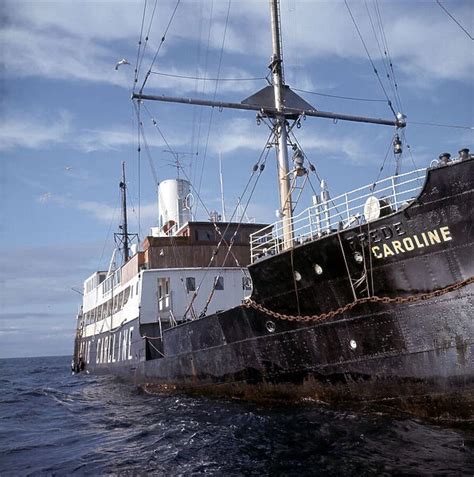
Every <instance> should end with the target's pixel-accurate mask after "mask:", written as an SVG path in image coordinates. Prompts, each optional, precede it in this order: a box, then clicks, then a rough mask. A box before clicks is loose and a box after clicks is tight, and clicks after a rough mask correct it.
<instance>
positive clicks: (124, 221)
mask: <svg viewBox="0 0 474 477" xmlns="http://www.w3.org/2000/svg"><path fill="white" fill-rule="evenodd" d="M120 194H121V197H122V225H121V226H120V228H121V229H122V253H123V261H124V263H126V262H128V258H129V255H130V252H129V248H128V226H127V185H126V183H125V161H123V162H122V180H121V181H120Z"/></svg>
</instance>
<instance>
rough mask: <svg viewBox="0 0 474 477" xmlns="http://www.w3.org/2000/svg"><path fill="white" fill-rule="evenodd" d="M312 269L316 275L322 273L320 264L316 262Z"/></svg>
mask: <svg viewBox="0 0 474 477" xmlns="http://www.w3.org/2000/svg"><path fill="white" fill-rule="evenodd" d="M314 271H315V272H316V275H322V274H323V268H322V267H321V265H318V264H317V263H316V264H315V265H314Z"/></svg>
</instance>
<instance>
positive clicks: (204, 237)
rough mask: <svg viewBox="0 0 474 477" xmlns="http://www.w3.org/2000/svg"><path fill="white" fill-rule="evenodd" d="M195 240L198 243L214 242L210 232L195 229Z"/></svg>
mask: <svg viewBox="0 0 474 477" xmlns="http://www.w3.org/2000/svg"><path fill="white" fill-rule="evenodd" d="M195 234H196V240H197V241H198V242H212V241H214V234H213V233H212V232H211V231H210V230H206V229H197V230H196V231H195Z"/></svg>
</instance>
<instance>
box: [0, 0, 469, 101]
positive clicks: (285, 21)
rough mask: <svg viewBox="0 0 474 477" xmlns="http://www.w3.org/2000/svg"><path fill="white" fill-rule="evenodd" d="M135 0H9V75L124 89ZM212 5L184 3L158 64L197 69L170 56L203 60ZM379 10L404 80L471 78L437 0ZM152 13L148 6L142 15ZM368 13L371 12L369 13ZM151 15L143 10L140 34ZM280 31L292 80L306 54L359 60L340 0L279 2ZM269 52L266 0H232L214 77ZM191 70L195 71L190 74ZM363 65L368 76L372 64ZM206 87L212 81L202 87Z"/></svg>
mask: <svg viewBox="0 0 474 477" xmlns="http://www.w3.org/2000/svg"><path fill="white" fill-rule="evenodd" d="M142 5H143V4H142V3H141V2H117V1H109V2H105V1H102V2H46V3H45V2H25V1H20V2H15V4H13V3H7V6H9V7H10V8H9V18H8V20H9V23H7V25H6V26H5V27H4V28H3V30H2V32H1V40H2V42H3V52H4V61H5V64H6V65H7V68H6V74H7V75H11V74H14V75H18V76H32V75H35V76H42V77H47V78H55V79H57V78H60V79H73V80H86V81H93V82H102V83H104V82H106V83H111V84H115V85H120V86H123V87H130V85H131V82H132V77H133V66H131V67H126V68H121V69H119V71H115V70H114V64H115V62H116V61H117V60H118V59H120V58H121V57H122V56H123V54H124V52H125V51H126V52H127V54H129V53H130V54H131V55H132V56H133V57H130V58H129V60H130V61H131V63H132V64H133V63H134V56H135V54H136V46H137V43H136V42H137V40H138V36H139V32H140V24H141V15H142V11H143V10H142ZM174 5H175V3H174V2H160V3H159V5H158V8H159V11H158V12H157V14H156V15H155V18H154V23H153V26H152V29H151V33H150V41H149V45H148V48H147V58H146V59H145V60H144V61H143V67H142V70H145V69H147V68H148V65H149V64H150V58H151V56H152V55H153V54H154V52H155V49H156V46H157V44H158V43H159V40H160V38H161V36H162V34H163V32H164V30H165V27H166V24H167V22H168V20H169V18H170V15H171V12H172V10H173V8H174ZM350 5H351V8H352V11H353V13H354V16H355V18H356V20H357V22H358V25H359V28H360V30H361V31H362V33H363V36H364V38H365V40H366V42H367V45H368V47H369V50H370V52H371V54H372V55H373V57H374V59H376V60H377V59H378V58H379V56H380V55H379V52H378V49H377V46H376V42H375V39H374V36H373V32H372V28H371V25H370V21H369V18H368V16H367V12H366V10H365V6H364V5H363V4H362V3H361V2H350ZM371 5H372V4H370V3H369V8H372V7H371ZM210 6H211V4H210V3H205V2H182V4H181V5H180V7H179V8H178V10H177V13H176V16H175V18H174V20H173V23H172V25H171V28H170V30H169V32H168V34H167V38H166V41H165V42H164V44H163V48H162V51H161V52H160V57H159V62H158V64H159V66H160V69H161V66H162V64H173V65H175V66H174V67H172V69H171V70H169V71H171V72H173V73H176V74H185V75H195V74H196V70H195V69H193V68H192V66H191V67H190V66H189V65H190V64H194V63H193V62H194V61H195V60H192V61H191V62H190V58H189V54H190V52H189V51H188V52H187V54H184V55H183V54H180V55H179V57H177V56H176V53H177V51H179V50H177V48H181V49H182V50H181V51H183V50H189V49H190V45H195V47H196V49H197V51H199V52H200V55H201V60H202V59H203V57H204V56H205V55H207V53H203V52H205V49H206V46H207V42H208V34H209V18H210V8H211V7H210ZM450 8H451V10H452V12H453V14H454V15H455V16H456V17H458V18H462V19H463V21H464V22H465V23H466V26H467V27H468V28H470V29H471V30H472V10H471V6H470V5H469V4H468V3H462V2H459V3H453V4H452V5H451V6H450ZM380 9H381V14H382V18H383V20H384V32H385V36H386V38H387V40H388V44H389V47H390V52H391V55H392V58H393V60H394V63H395V67H396V69H397V70H399V71H400V72H403V73H404V74H405V75H406V76H407V77H408V78H410V77H414V78H419V77H420V76H421V77H423V78H425V79H426V80H428V81H430V80H433V79H452V80H461V81H468V80H469V79H470V77H471V76H472V71H473V67H474V55H472V50H471V47H472V43H471V42H470V41H469V39H468V38H467V37H466V36H465V35H464V34H463V32H461V31H460V29H459V28H458V27H457V26H456V25H455V24H454V23H453V22H451V21H450V20H449V19H448V18H446V16H445V15H444V13H443V12H442V11H441V10H440V9H439V8H438V7H437V5H436V4H434V2H416V3H415V2H410V3H409V4H408V3H406V2H391V3H387V2H383V3H381V4H380ZM226 11H227V3H226V2H219V3H216V2H214V8H213V14H212V25H211V29H210V36H209V46H210V52H209V61H210V63H209V65H208V67H209V70H208V73H207V76H212V75H213V74H214V73H215V71H216V63H217V59H218V58H219V54H220V48H221V45H222V38H223V33H224V25H225V17H226ZM150 13H151V8H149V10H148V15H150ZM372 15H375V14H374V12H373V11H372ZM196 19H198V21H196ZM148 20H149V16H148V17H147V20H146V22H145V31H146V30H147V26H148ZM469 23H471V25H470V24H469ZM282 30H283V35H284V37H283V40H284V55H285V59H286V60H287V70H288V73H289V74H288V76H289V78H291V77H292V74H293V73H292V72H293V69H294V67H296V68H297V69H299V70H301V68H300V66H299V65H300V64H301V63H303V59H304V64H305V65H307V64H308V63H311V62H312V61H313V60H321V59H323V58H333V57H335V56H336V57H339V58H343V59H348V60H351V59H355V60H365V59H366V54H365V51H364V49H363V46H362V44H361V42H360V40H359V38H358V36H357V33H356V31H355V29H354V25H353V24H352V22H351V19H350V17H349V14H348V12H347V10H346V8H345V6H344V4H343V2H317V3H314V2H294V3H293V4H291V5H287V4H285V3H283V4H282ZM199 44H200V47H199V48H198V45H199ZM193 48H194V46H193ZM270 50H271V44H270V32H269V12H268V5H267V3H266V2H263V1H261V2H251V1H242V0H241V1H239V2H234V4H233V5H232V8H231V15H230V22H229V24H228V27H227V33H226V41H225V53H224V59H225V60H224V65H223V70H222V72H221V76H230V75H232V74H235V73H234V72H233V71H232V69H227V70H226V67H227V65H228V64H229V60H228V59H227V57H231V58H232V60H231V61H232V64H234V65H235V64H239V63H242V61H246V63H247V62H248V60H249V59H250V58H249V55H251V57H252V59H253V61H255V57H257V58H258V61H259V62H261V64H262V67H261V69H260V70H261V71H265V73H266V62H267V60H268V58H269V56H270V54H271V51H270ZM211 60H212V61H211ZM179 61H182V62H184V63H183V65H181V66H176V63H178V62H179ZM201 64H202V61H201ZM157 66H158V65H157ZM349 67H350V66H349V64H348V68H349ZM190 70H191V71H192V72H193V73H194V74H190ZM237 70H238V68H237ZM367 71H368V73H370V67H369V66H368V69H367ZM224 72H225V74H224ZM201 73H202V72H201ZM201 73H200V74H199V75H201ZM236 74H237V77H240V76H249V73H247V72H246V71H244V70H242V71H241V72H239V71H236ZM250 76H254V75H250ZM305 83H307V81H305ZM152 84H159V87H160V88H161V89H165V90H166V89H170V88H173V90H174V92H186V91H192V90H193V87H194V85H195V83H193V82H192V81H189V80H179V79H176V78H175V79H171V78H164V77H160V78H159V79H157V78H152V79H151V80H150V85H152ZM246 86H248V89H249V90H250V89H251V88H250V85H246V84H245V83H242V82H236V83H231V82H228V83H225V82H223V83H221V84H220V85H219V91H222V92H224V91H236V90H237V91H243V90H245V88H246ZM213 89H214V88H213V87H212V86H211V88H210V89H209V88H208V89H207V91H213Z"/></svg>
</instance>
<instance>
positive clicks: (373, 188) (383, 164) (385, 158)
mask: <svg viewBox="0 0 474 477" xmlns="http://www.w3.org/2000/svg"><path fill="white" fill-rule="evenodd" d="M395 134H396V133H394V134H393V136H392V139H391V140H390V143H389V145H388V149H387V152H386V153H385V157H384V159H383V162H382V165H381V166H380V169H379V173H378V175H377V178H376V179H375V181H374V182H373V183H372V187H371V188H370V191H371V192H373V191H374V190H375V187H376V185H377V182H378V181H379V179H380V176H381V175H382V171H383V170H384V167H385V163H386V162H387V158H388V155H389V153H390V149H391V148H392V144H393V139H394V137H395Z"/></svg>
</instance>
